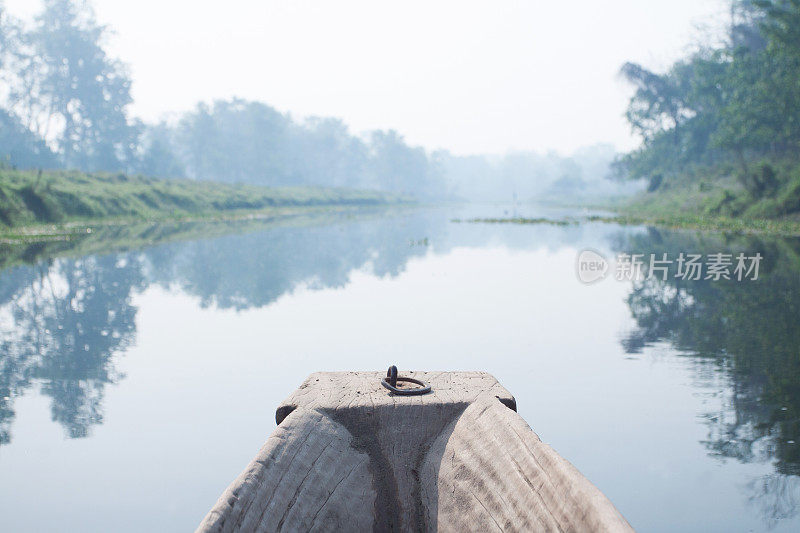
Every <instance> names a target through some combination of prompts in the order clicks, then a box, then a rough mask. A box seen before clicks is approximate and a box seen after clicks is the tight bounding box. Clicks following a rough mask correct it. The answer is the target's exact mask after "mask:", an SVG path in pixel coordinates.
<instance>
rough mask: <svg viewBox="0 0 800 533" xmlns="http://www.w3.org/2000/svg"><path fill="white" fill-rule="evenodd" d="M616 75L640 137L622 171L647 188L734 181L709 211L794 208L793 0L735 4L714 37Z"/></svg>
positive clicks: (797, 90) (799, 136)
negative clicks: (662, 67) (626, 87)
mask: <svg viewBox="0 0 800 533" xmlns="http://www.w3.org/2000/svg"><path fill="white" fill-rule="evenodd" d="M622 74H623V75H624V76H625V77H626V78H627V79H628V80H629V81H630V82H632V83H633V84H634V85H635V87H636V93H635V94H634V96H633V98H632V99H631V101H630V105H629V107H628V111H627V119H628V121H629V122H630V124H631V126H632V127H633V129H634V131H635V132H637V133H639V134H640V135H641V137H642V139H643V141H644V142H643V144H642V146H641V147H640V148H639V149H638V150H635V151H633V152H631V153H629V154H627V155H626V156H624V157H622V158H620V159H619V160H618V161H617V162H616V170H617V172H618V174H619V175H620V176H627V177H632V178H647V179H649V183H650V185H649V189H650V190H651V191H656V190H659V189H661V188H668V187H670V186H671V185H672V186H674V185H675V184H676V183H678V184H681V186H682V184H683V183H685V181H686V179H687V177H688V178H689V179H692V180H695V181H704V180H709V177H710V178H711V181H714V180H715V179H720V180H722V179H724V178H726V177H735V178H736V181H734V182H733V183H732V184H731V185H730V186H727V185H726V187H728V188H727V189H726V190H724V191H722V193H721V194H720V195H719V196H718V197H717V198H716V199H715V202H714V203H713V205H709V208H710V210H711V211H714V212H719V213H723V214H730V215H740V214H758V215H769V214H774V215H786V214H791V213H794V212H797V211H800V165H798V161H800V159H799V156H800V151H798V149H799V148H800V81H799V80H800V0H733V1H732V3H731V5H730V25H729V29H728V32H727V35H725V36H724V38H723V39H722V40H721V42H720V43H718V44H713V45H712V44H707V45H705V46H703V47H701V48H700V49H699V50H697V51H696V52H694V53H693V54H691V55H690V56H688V57H686V58H684V59H681V60H679V61H677V62H676V63H675V64H673V65H672V66H671V67H670V68H669V69H668V70H667V71H666V72H664V73H655V72H651V71H649V70H647V69H645V68H644V67H642V66H640V65H636V64H632V63H628V64H626V65H625V66H624V67H623V68H622ZM706 186H707V187H708V186H710V185H709V184H706ZM702 191H703V189H702V187H701V189H700V192H702ZM763 200H768V201H763ZM756 202H760V203H759V205H758V208H757V209H756V210H755V211H758V212H757V213H756V212H755V211H754V210H753V208H754V207H756V206H755V203H756Z"/></svg>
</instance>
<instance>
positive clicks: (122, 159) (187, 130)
mask: <svg viewBox="0 0 800 533" xmlns="http://www.w3.org/2000/svg"><path fill="white" fill-rule="evenodd" d="M106 33H107V31H106V28H105V27H103V26H101V25H99V24H98V23H97V21H96V20H95V17H94V15H93V12H92V9H91V7H90V6H89V5H88V4H87V3H86V2H79V1H77V0H44V5H43V9H42V12H41V13H40V14H39V15H38V16H37V17H36V18H35V19H34V21H33V23H32V24H23V23H22V22H21V21H19V20H16V19H14V18H13V17H12V16H10V14H9V13H8V12H7V11H6V10H5V9H4V8H3V5H2V0H0V165H5V166H9V167H13V168H19V169H30V168H44V169H77V170H82V171H85V172H97V171H104V172H114V173H116V172H124V173H128V174H143V175H147V176H155V177H188V178H193V179H200V180H213V181H220V182H244V183H250V184H257V185H268V186H295V185H318V186H329V187H348V188H358V189H377V190H383V191H389V192H394V193H400V194H403V195H413V196H416V197H418V198H465V199H472V200H504V201H509V200H512V199H513V198H515V197H516V198H517V199H519V200H521V201H523V200H529V199H531V198H532V197H534V196H542V195H543V196H546V197H553V196H559V195H567V196H569V197H570V198H574V197H575V194H576V193H578V192H580V193H584V194H585V193H587V191H588V192H589V193H598V192H599V193H607V192H608V189H609V187H613V185H609V183H607V182H604V180H603V178H604V177H605V176H606V175H607V173H608V165H609V163H610V162H611V160H612V159H613V156H614V151H613V148H612V147H610V146H598V147H594V148H592V149H589V150H585V151H584V152H583V153H580V154H576V156H575V157H562V156H558V155H555V154H549V155H544V156H540V155H537V154H535V153H532V152H522V153H514V154H509V155H507V156H504V157H494V156H467V157H462V156H455V155H452V154H450V153H448V152H446V151H436V152H432V153H431V152H427V151H426V150H424V149H423V148H420V147H413V146H409V145H408V144H407V143H406V142H405V140H404V139H403V137H402V136H401V135H399V134H398V133H397V132H395V131H391V130H390V131H372V132H368V133H366V134H364V135H355V134H353V133H351V132H350V131H349V129H348V127H347V125H346V124H344V123H343V122H342V121H341V120H339V119H334V118H308V119H304V120H298V119H295V118H293V117H292V116H290V115H289V114H287V113H281V112H279V111H277V110H275V109H274V108H272V107H270V106H269V105H267V104H264V103H260V102H254V101H245V100H241V99H229V100H220V101H215V102H213V103H200V104H198V105H197V106H196V107H195V108H194V109H193V110H192V111H190V112H188V113H184V114H182V115H179V116H176V117H173V118H171V119H170V120H169V121H165V122H162V123H160V124H146V123H143V122H142V121H140V120H138V119H136V118H134V117H132V116H131V114H130V112H129V106H130V104H131V102H132V98H131V83H132V80H131V78H130V75H129V74H128V70H127V68H126V65H124V64H123V63H121V62H119V61H117V60H115V59H113V58H111V57H109V56H108V54H107V53H106V51H105V48H104V42H105V38H106ZM617 187H619V186H617Z"/></svg>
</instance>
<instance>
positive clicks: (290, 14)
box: [5, 0, 725, 153]
mask: <svg viewBox="0 0 800 533" xmlns="http://www.w3.org/2000/svg"><path fill="white" fill-rule="evenodd" d="M5 3H6V7H7V8H8V9H9V11H11V12H12V13H14V14H16V15H18V16H23V17H24V16H30V14H31V13H33V12H35V11H36V10H38V8H39V6H40V2H39V1H38V0H6V2H5ZM91 3H92V5H94V7H95V11H96V13H97V16H98V19H99V20H100V22H102V23H104V24H108V25H109V26H110V27H111V28H112V29H113V30H114V31H115V34H114V35H113V36H112V37H111V39H110V42H109V48H110V51H111V53H112V55H114V56H116V57H119V58H120V59H122V60H123V61H125V62H127V63H128V64H129V65H130V67H131V72H132V74H133V79H134V85H133V96H134V98H135V104H134V106H133V112H134V114H136V115H138V116H140V117H142V118H143V119H145V120H150V121H153V120H157V119H159V118H160V117H162V116H164V115H165V113H168V112H173V111H184V110H187V109H190V108H191V107H193V106H194V104H195V103H196V102H198V101H200V100H206V101H210V100H212V99H215V98H228V97H231V96H239V97H242V98H247V99H253V100H261V101H264V102H267V103H269V104H271V105H273V106H275V107H277V108H278V109H280V110H281V111H290V112H291V113H292V114H293V115H294V116H296V117H302V116H307V115H324V116H337V117H341V118H342V119H344V120H345V121H346V122H347V123H348V124H350V126H351V127H352V129H353V130H354V131H356V132H360V131H364V130H368V129H375V128H383V129H386V128H394V129H396V130H398V131H399V132H400V133H402V134H404V135H405V136H406V138H407V139H408V141H409V142H411V143H413V144H421V145H423V146H425V147H427V148H431V149H436V148H446V149H449V150H451V151H453V152H455V153H478V152H480V153H502V152H505V151H507V150H536V151H546V150H551V149H552V150H557V151H560V152H570V151H572V150H574V149H575V148H577V147H579V146H582V145H587V144H593V143H596V142H612V143H614V144H616V145H617V147H618V148H629V147H631V146H632V145H633V144H635V140H634V139H633V138H632V137H631V135H630V132H629V128H628V126H627V124H626V123H625V121H624V119H623V117H622V114H623V112H624V109H625V105H626V103H627V99H628V97H629V95H630V92H631V91H630V89H629V88H628V87H627V85H626V84H625V83H624V82H623V81H621V80H620V79H619V78H618V76H617V72H618V70H619V67H620V66H621V64H622V63H623V62H625V61H631V60H632V61H638V62H643V63H645V64H647V65H649V66H652V67H659V66H664V65H667V64H668V63H669V61H670V60H671V59H674V58H676V57H677V56H678V55H680V53H681V52H682V51H684V50H686V49H687V47H688V46H689V45H691V44H692V43H693V42H694V41H695V40H696V38H697V36H698V35H700V34H701V32H702V31H703V30H702V28H701V29H700V30H698V25H699V26H704V25H709V24H711V25H714V24H717V25H718V24H721V23H722V22H723V21H724V13H725V9H724V6H723V4H722V0H669V1H667V0H658V1H656V0H603V1H598V0H572V1H570V0H562V1H552V0H550V1H544V0H530V1H527V2H523V1H516V2H513V1H504V0H485V1H479V2H475V1H469V0H458V1H441V0H425V1H417V0H404V1H402V2H401V1H394V2H387V1H380V0H335V1H332V0H319V1H305V0H284V1H271V0H270V1H267V0H225V1H224V2H202V1H197V0H135V1H130V0H94V2H91Z"/></svg>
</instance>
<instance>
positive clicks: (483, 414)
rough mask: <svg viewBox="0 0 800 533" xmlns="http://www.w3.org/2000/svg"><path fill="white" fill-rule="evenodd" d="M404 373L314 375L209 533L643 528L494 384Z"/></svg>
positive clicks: (475, 375)
mask: <svg viewBox="0 0 800 533" xmlns="http://www.w3.org/2000/svg"><path fill="white" fill-rule="evenodd" d="M406 375H407V376H409V377H413V378H416V379H419V380H423V381H425V382H426V383H428V384H430V386H431V388H432V390H431V392H429V393H428V394H425V395H420V396H401V395H397V394H394V393H392V392H391V391H389V390H387V389H386V388H385V387H384V386H382V384H381V379H382V378H383V377H384V374H383V373H381V372H334V373H328V372H324V373H315V374H312V375H311V376H309V377H308V379H306V380H305V382H304V383H303V384H302V385H301V386H300V388H298V389H297V390H296V391H295V392H294V393H293V394H292V395H291V396H289V398H287V399H286V400H285V401H284V402H283V403H282V404H281V405H280V406H279V407H278V409H277V412H276V421H277V423H278V427H277V428H276V429H275V431H274V432H273V433H272V435H270V437H269V438H268V439H267V441H266V443H265V444H264V446H263V447H262V448H261V450H260V451H259V452H258V455H256V457H255V458H254V459H253V461H252V462H251V463H250V464H249V465H248V466H247V468H245V470H244V472H242V473H241V475H239V477H238V478H236V480H234V481H233V483H231V485H230V486H229V487H228V488H227V490H225V492H224V493H223V494H222V496H221V497H220V498H219V500H218V501H217V503H216V505H214V507H213V508H212V509H211V511H209V513H208V514H207V515H206V517H205V519H204V520H203V521H202V523H201V524H200V527H199V528H198V531H201V532H215V533H217V532H229V531H247V532H250V531H270V532H271V531H436V530H438V531H455V532H463V531H614V532H617V531H620V532H622V531H632V529H631V527H630V525H629V524H628V522H627V521H626V520H625V518H623V517H622V515H621V514H620V513H619V512H618V511H617V509H616V508H615V507H614V506H613V504H612V503H611V502H610V501H609V500H608V499H607V498H606V497H605V495H603V493H601V492H600V490H598V489H597V488H596V487H595V486H594V485H592V483H591V482H590V481H589V480H587V479H586V478H585V477H584V476H583V475H582V474H581V473H580V472H579V471H578V470H577V469H576V468H575V467H573V466H572V465H571V464H570V463H569V462H568V461H567V460H565V459H563V458H562V457H561V456H559V455H558V454H557V453H556V452H555V451H554V450H553V449H552V448H551V447H550V446H548V445H547V444H544V443H543V442H542V441H541V440H540V439H539V437H538V436H537V435H536V434H535V433H534V432H533V431H532V430H531V428H530V427H529V426H528V425H527V424H526V423H525V421H524V420H523V419H522V418H521V417H520V416H519V415H518V414H517V412H516V401H515V400H514V397H513V396H512V395H511V394H510V393H509V392H508V391H507V390H506V389H504V388H503V387H502V386H501V385H500V384H499V383H498V382H497V380H496V379H495V378H494V377H492V376H491V375H490V374H487V373H485V372H411V373H407V374H406Z"/></svg>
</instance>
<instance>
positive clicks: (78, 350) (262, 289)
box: [0, 217, 446, 445]
mask: <svg viewBox="0 0 800 533" xmlns="http://www.w3.org/2000/svg"><path fill="white" fill-rule="evenodd" d="M437 220H438V222H437V223H436V224H433V223H431V220H429V219H426V218H425V217H413V218H409V219H405V218H404V219H401V220H400V223H398V220H397V219H391V218H390V219H378V220H371V221H370V222H369V223H345V224H328V225H323V226H311V227H276V228H273V229H271V230H270V231H262V232H256V233H250V234H241V235H229V236H225V237H220V238H216V239H207V240H200V241H193V242H179V243H171V244H165V245H161V246H155V247H152V248H149V249H146V250H144V251H142V252H127V253H121V254H106V255H91V256H86V257H84V258H81V259H47V258H44V259H41V260H37V261H38V262H35V263H34V265H33V266H21V267H14V268H9V269H6V270H5V271H2V272H0V445H2V444H4V443H8V442H10V439H11V429H10V428H11V424H12V421H13V418H14V410H13V401H14V398H17V397H19V396H21V395H22V394H24V393H25V391H27V390H29V389H30V388H32V387H33V386H35V385H38V386H40V387H41V393H42V394H43V395H45V396H48V397H50V398H51V416H52V419H53V420H54V421H56V422H58V423H59V424H61V425H62V426H63V427H64V428H65V430H66V433H67V435H68V436H69V437H70V438H80V437H85V436H87V435H88V434H89V431H90V429H91V427H92V426H93V425H95V424H99V423H101V422H102V420H103V408H102V402H103V392H104V389H105V385H106V384H108V383H114V382H115V381H117V380H119V379H121V378H122V377H123V376H121V375H119V374H118V373H117V372H116V370H115V368H114V364H113V360H114V356H115V355H116V354H119V353H123V352H124V351H125V350H126V349H127V348H128V347H129V346H130V345H131V344H132V343H133V342H134V340H135V334H136V331H135V327H136V326H135V321H134V319H135V317H136V311H137V309H136V307H134V306H133V305H132V303H131V302H132V297H133V296H134V295H135V293H136V292H137V291H141V290H143V289H145V288H146V287H147V286H148V285H151V284H159V285H162V286H165V287H175V286H177V287H180V289H181V290H182V291H184V292H186V293H188V294H192V295H195V296H197V297H199V298H200V302H201V305H203V306H209V305H215V306H218V307H222V308H235V309H247V308H251V307H261V306H265V305H268V304H270V303H271V302H273V301H275V300H276V299H277V298H279V297H280V296H281V295H283V294H285V293H287V292H291V291H292V290H293V289H294V288H295V287H297V286H298V285H300V284H306V285H309V286H311V287H312V288H326V287H340V286H343V285H344V284H346V283H347V280H348V279H349V275H350V273H351V272H352V271H353V270H354V269H358V268H364V267H367V266H368V267H369V268H370V269H371V271H373V272H374V273H375V274H376V275H379V276H396V275H398V274H399V273H400V272H402V271H403V269H404V268H405V265H406V263H407V262H408V260H409V258H411V257H414V256H419V255H423V254H425V253H426V252H427V249H426V248H425V247H418V246H417V247H414V246H410V245H409V242H408V235H413V236H416V237H428V236H431V233H430V231H431V229H432V228H433V227H439V228H441V227H442V223H443V222H444V223H445V224H446V219H443V220H440V219H437ZM41 249H42V248H41V246H40V245H32V246H31V247H29V249H28V250H26V251H25V253H23V254H22V256H24V257H29V258H31V259H34V258H36V257H37V255H36V254H37V253H38V252H39V251H41ZM0 264H2V262H1V261H0Z"/></svg>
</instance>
